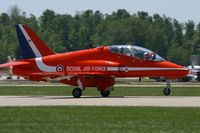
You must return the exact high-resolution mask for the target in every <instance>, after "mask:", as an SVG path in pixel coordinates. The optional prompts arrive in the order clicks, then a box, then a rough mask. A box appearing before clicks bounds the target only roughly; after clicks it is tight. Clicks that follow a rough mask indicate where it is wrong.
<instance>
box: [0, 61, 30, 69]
mask: <svg viewBox="0 0 200 133" xmlns="http://www.w3.org/2000/svg"><path fill="white" fill-rule="evenodd" d="M27 64H30V63H29V62H26V61H13V62H8V63H4V64H0V68H4V67H11V66H20V65H27Z"/></svg>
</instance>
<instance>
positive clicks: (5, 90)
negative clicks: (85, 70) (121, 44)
mask: <svg viewBox="0 0 200 133" xmlns="http://www.w3.org/2000/svg"><path fill="white" fill-rule="evenodd" d="M72 89H73V87H69V86H24V87H23V86H0V95H56V96H65V95H71V91H72ZM171 90H172V93H171V95H172V96H200V87H172V88H171ZM162 91H163V88H162V87H138V88H137V87H116V88H115V90H114V91H112V92H111V96H162V95H163V93H162ZM84 95H86V96H88V95H90V96H99V95H100V94H99V92H98V91H97V90H96V88H88V89H86V90H85V91H84V92H83V96H84Z"/></svg>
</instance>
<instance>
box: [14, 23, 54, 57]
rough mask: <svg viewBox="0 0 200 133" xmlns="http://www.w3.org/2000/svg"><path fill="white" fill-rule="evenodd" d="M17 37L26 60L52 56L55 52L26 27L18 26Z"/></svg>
mask: <svg viewBox="0 0 200 133" xmlns="http://www.w3.org/2000/svg"><path fill="white" fill-rule="evenodd" d="M16 31H17V37H18V41H19V44H20V48H21V52H22V56H23V58H24V59H28V58H37V57H42V56H47V55H52V54H54V52H53V51H52V50H51V49H49V48H48V47H47V45H46V44H45V43H44V42H43V41H42V40H41V39H40V38H39V37H38V36H37V35H36V34H35V33H34V32H33V31H32V30H31V29H30V28H29V27H28V26H26V25H22V24H18V25H16Z"/></svg>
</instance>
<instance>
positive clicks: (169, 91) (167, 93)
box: [163, 80, 171, 96]
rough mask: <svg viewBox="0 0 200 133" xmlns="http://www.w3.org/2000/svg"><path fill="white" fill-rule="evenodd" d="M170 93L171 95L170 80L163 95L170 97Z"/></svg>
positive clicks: (167, 81)
mask: <svg viewBox="0 0 200 133" xmlns="http://www.w3.org/2000/svg"><path fill="white" fill-rule="evenodd" d="M170 93H171V90H170V82H169V80H166V87H165V88H164V90H163V94H164V95H165V96H169V95H170Z"/></svg>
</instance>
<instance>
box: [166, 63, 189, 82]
mask: <svg viewBox="0 0 200 133" xmlns="http://www.w3.org/2000/svg"><path fill="white" fill-rule="evenodd" d="M162 65H163V67H165V68H169V71H168V72H167V78H172V79H176V78H183V77H185V76H186V75H187V74H188V72H189V70H188V68H186V67H184V66H181V65H177V64H175V63H172V62H169V61H163V62H162Z"/></svg>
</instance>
